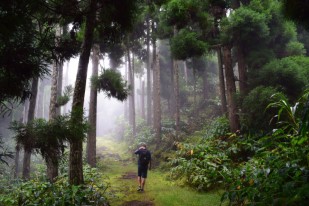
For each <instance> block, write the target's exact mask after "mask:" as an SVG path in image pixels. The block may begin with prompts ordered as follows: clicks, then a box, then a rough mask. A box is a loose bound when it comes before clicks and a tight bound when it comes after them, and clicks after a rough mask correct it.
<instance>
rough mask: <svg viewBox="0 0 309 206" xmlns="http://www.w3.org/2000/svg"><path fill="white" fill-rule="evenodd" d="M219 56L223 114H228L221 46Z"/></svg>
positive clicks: (218, 50) (218, 51)
mask: <svg viewBox="0 0 309 206" xmlns="http://www.w3.org/2000/svg"><path fill="white" fill-rule="evenodd" d="M217 56H218V70H219V89H220V99H221V112H222V114H224V115H226V114H227V107H226V96H225V80H224V73H223V66H222V54H221V47H219V48H218V49H217Z"/></svg>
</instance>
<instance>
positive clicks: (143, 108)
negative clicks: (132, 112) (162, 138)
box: [141, 80, 146, 120]
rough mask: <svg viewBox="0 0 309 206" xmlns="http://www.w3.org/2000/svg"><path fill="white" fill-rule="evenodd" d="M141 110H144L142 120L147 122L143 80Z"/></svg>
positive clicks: (143, 83)
mask: <svg viewBox="0 0 309 206" xmlns="http://www.w3.org/2000/svg"><path fill="white" fill-rule="evenodd" d="M141 93H142V94H141V108H142V118H143V119H144V120H146V119H145V118H146V114H145V82H144V81H143V80H142V86H141Z"/></svg>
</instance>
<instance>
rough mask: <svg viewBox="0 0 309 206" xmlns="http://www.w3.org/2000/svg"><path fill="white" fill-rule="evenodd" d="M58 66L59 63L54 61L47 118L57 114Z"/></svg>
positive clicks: (52, 117)
mask: <svg viewBox="0 0 309 206" xmlns="http://www.w3.org/2000/svg"><path fill="white" fill-rule="evenodd" d="M58 68H59V64H58V63H57V62H56V61H54V63H53V72H52V85H51V91H50V105H49V119H50V120H52V119H54V118H55V117H56V116H57V90H58V83H57V82H58Z"/></svg>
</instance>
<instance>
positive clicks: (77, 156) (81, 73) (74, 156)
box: [69, 0, 97, 185]
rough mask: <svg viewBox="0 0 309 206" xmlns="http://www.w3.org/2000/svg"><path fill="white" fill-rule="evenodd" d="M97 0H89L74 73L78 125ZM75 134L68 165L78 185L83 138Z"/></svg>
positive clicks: (71, 176) (80, 117)
mask: <svg viewBox="0 0 309 206" xmlns="http://www.w3.org/2000/svg"><path fill="white" fill-rule="evenodd" d="M96 5H97V0H90V7H89V8H90V9H89V12H88V13H87V17H86V25H85V32H84V40H83V44H82V48H81V53H80V57H79V62H78V70H77V75H76V81H75V87H74V95H73V104H72V113H73V114H72V115H73V123H74V124H75V125H80V124H81V123H82V121H83V112H82V111H83V107H84V98H85V89H86V80H87V70H88V63H89V56H90V50H91V46H92V42H93V32H94V27H95V17H96V12H95V11H96ZM79 135H81V134H76V136H74V137H72V138H71V141H70V159H69V162H70V165H69V166H70V167H69V181H70V184H73V185H79V184H82V183H83V182H84V175H83V139H82V138H81V137H80V136H79Z"/></svg>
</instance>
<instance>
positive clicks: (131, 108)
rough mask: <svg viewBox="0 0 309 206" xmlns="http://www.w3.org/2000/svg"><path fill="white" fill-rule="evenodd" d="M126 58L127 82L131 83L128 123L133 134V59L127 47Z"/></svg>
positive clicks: (134, 129) (134, 131) (134, 132)
mask: <svg viewBox="0 0 309 206" xmlns="http://www.w3.org/2000/svg"><path fill="white" fill-rule="evenodd" d="M127 58H128V71H129V84H130V85H131V94H130V96H129V123H130V125H131V127H132V131H133V136H134V137H135V135H136V126H135V101H134V96H135V88H134V71H133V61H134V60H133V59H132V61H131V57H130V50H129V49H127Z"/></svg>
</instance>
